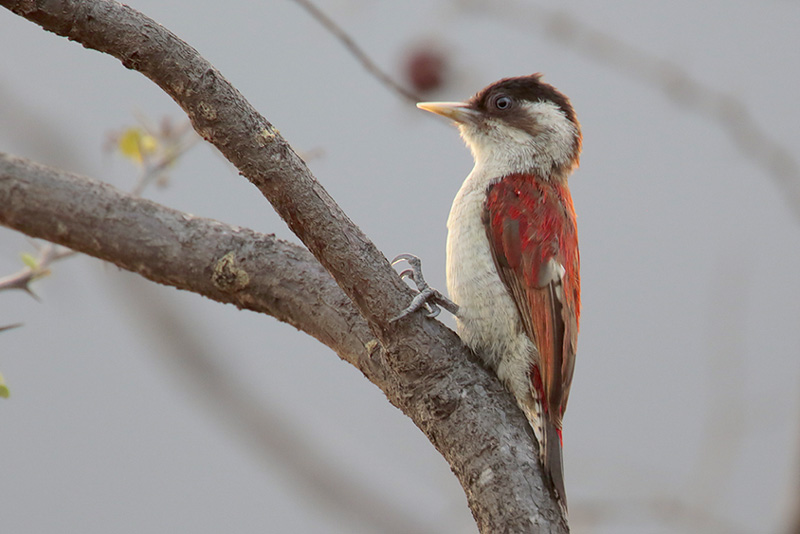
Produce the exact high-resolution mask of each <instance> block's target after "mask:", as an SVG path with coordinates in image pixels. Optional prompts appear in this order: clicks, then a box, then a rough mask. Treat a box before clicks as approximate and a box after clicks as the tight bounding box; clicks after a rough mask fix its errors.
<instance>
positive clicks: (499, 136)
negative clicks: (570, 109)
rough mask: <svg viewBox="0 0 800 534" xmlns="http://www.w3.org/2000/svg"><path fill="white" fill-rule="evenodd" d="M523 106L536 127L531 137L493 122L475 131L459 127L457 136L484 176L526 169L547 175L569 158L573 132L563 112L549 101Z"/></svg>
mask: <svg viewBox="0 0 800 534" xmlns="http://www.w3.org/2000/svg"><path fill="white" fill-rule="evenodd" d="M524 107H525V113H529V114H531V115H532V116H535V117H536V121H537V123H538V125H539V127H540V128H539V132H538V133H537V134H536V135H535V136H534V135H531V134H529V133H528V132H525V131H523V130H520V129H518V128H511V127H508V126H506V125H504V124H503V123H501V122H500V121H499V120H497V119H489V120H487V121H486V122H484V123H483V125H482V126H481V127H479V128H478V127H474V126H471V125H460V127H459V129H460V131H461V137H463V138H464V141H465V142H466V143H467V145H468V146H469V148H470V150H471V151H472V155H473V157H474V158H475V164H476V167H479V168H481V169H482V171H483V172H484V173H488V174H494V176H496V177H498V178H499V177H501V176H504V175H507V174H511V173H520V172H527V171H530V170H535V171H539V172H541V173H544V174H548V173H549V172H550V171H551V170H552V169H553V168H554V167H556V166H560V165H563V164H565V163H568V162H569V161H570V160H571V159H572V158H573V156H574V151H575V138H576V136H577V130H576V127H575V125H574V124H573V123H572V121H570V120H569V119H567V117H566V116H565V115H564V112H563V111H561V109H560V108H559V107H558V106H556V105H555V104H553V103H552V102H529V103H526V104H524Z"/></svg>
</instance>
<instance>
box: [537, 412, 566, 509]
mask: <svg viewBox="0 0 800 534" xmlns="http://www.w3.org/2000/svg"><path fill="white" fill-rule="evenodd" d="M543 430H544V432H543V434H544V436H543V437H544V440H543V441H544V443H540V444H539V445H540V447H541V449H542V450H541V454H542V463H543V464H544V470H545V471H546V472H547V475H548V476H549V477H550V480H551V482H552V483H553V487H554V488H555V490H556V493H557V494H558V500H559V502H561V505H562V506H563V507H564V512H566V511H567V493H566V491H565V489H564V462H563V457H562V456H561V429H560V428H557V427H556V425H554V424H553V422H552V421H551V420H550V418H549V417H546V416H545V417H544V429H543Z"/></svg>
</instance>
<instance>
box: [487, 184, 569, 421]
mask: <svg viewBox="0 0 800 534" xmlns="http://www.w3.org/2000/svg"><path fill="white" fill-rule="evenodd" d="M485 210H486V211H485V213H484V222H485V223H486V233H487V235H488V237H489V244H490V248H491V250H492V254H493V255H494V260H495V266H496V267H497V271H498V273H499V275H500V278H501V279H502V280H503V282H504V283H505V285H506V287H507V288H508V290H509V293H510V294H511V297H512V298H513V300H514V303H515V304H516V305H517V310H518V311H519V314H520V317H521V319H522V324H523V325H524V328H525V332H526V333H527V335H528V337H530V339H531V340H532V341H533V343H534V345H536V347H537V349H538V352H539V361H537V362H535V363H536V364H537V365H538V368H539V373H540V376H541V386H540V387H541V389H542V390H543V391H541V392H540V393H541V394H542V395H543V399H542V400H543V401H544V409H545V410H548V411H549V410H551V409H553V411H552V412H551V413H550V417H551V418H552V421H553V422H554V423H555V424H556V426H557V427H558V428H561V416H562V415H563V413H564V410H565V409H566V405H567V398H568V396H569V389H570V385H571V383H572V372H573V369H574V364H575V349H576V340H577V335H578V316H579V313H580V278H579V275H578V272H579V271H578V269H579V266H578V261H579V258H578V241H577V234H576V231H575V220H574V212H573V210H572V200H571V198H570V196H569V191H568V190H567V189H566V187H565V186H559V185H554V184H552V183H550V182H544V181H542V180H538V179H536V178H535V177H533V176H528V175H512V176H507V177H505V178H504V179H503V180H502V181H500V182H498V183H497V184H495V185H494V186H492V187H491V188H490V189H489V192H488V195H487V200H486V207H485ZM532 363H534V362H532ZM534 385H535V386H538V384H534Z"/></svg>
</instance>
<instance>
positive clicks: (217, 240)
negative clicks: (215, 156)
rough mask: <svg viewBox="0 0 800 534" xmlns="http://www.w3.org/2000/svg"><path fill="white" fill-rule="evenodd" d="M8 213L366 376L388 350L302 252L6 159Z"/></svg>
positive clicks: (0, 173)
mask: <svg viewBox="0 0 800 534" xmlns="http://www.w3.org/2000/svg"><path fill="white" fill-rule="evenodd" d="M0 206H2V208H0V224H3V225H4V226H8V227H9V228H14V229H15V230H19V231H20V232H23V233H25V234H27V235H29V236H31V237H38V238H42V239H46V240H48V241H51V242H53V243H58V244H60V245H64V246H67V247H70V248H72V249H74V250H78V251H80V252H83V253H85V254H89V255H91V256H94V257H96V258H100V259H103V260H106V261H109V262H111V263H114V264H115V265H117V266H118V267H121V268H122V269H126V270H128V271H132V272H135V273H138V274H140V275H142V276H144V277H145V278H148V279H149V280H152V281H154V282H158V283H160V284H165V285H169V286H173V287H177V288H178V289H186V290H189V291H192V292H195V293H199V294H201V295H203V296H205V297H208V298H210V299H213V300H216V301H219V302H223V303H230V304H234V305H236V306H237V307H239V308H243V309H248V310H253V311H256V312H260V313H266V314H269V315H272V316H273V317H275V318H277V319H279V320H281V321H284V322H286V323H289V324H291V325H292V326H295V327H296V328H298V329H300V330H302V331H304V332H306V333H308V334H310V335H312V336H314V337H315V338H316V339H318V340H319V341H321V342H322V343H324V344H325V345H327V346H328V347H330V348H331V349H333V350H334V351H336V352H337V353H338V354H339V355H340V356H341V357H342V358H343V359H345V360H346V361H348V362H350V363H352V364H353V365H355V366H356V367H358V368H359V369H361V370H362V371H364V372H368V371H367V367H375V366H370V365H369V353H368V351H367V349H366V348H365V347H367V346H369V347H374V348H375V349H374V350H375V351H379V350H380V347H379V345H378V343H377V342H376V341H375V337H374V336H373V335H372V333H371V332H370V330H369V328H368V327H367V324H366V322H365V321H364V319H363V318H362V317H361V315H360V314H359V313H358V311H357V310H356V309H355V307H354V306H353V304H352V302H350V299H348V298H347V296H346V295H345V294H344V293H343V292H342V290H341V289H340V288H339V286H337V285H336V284H335V282H334V281H333V279H332V278H331V277H330V275H329V274H328V273H327V272H326V271H325V269H323V268H322V266H321V265H320V264H319V262H317V261H316V260H315V259H314V257H313V256H312V255H311V254H309V252H308V251H307V250H305V249H303V248H302V247H300V246H298V245H294V244H291V243H288V242H286V241H282V240H280V239H277V238H276V237H275V236H273V235H264V234H259V233H257V232H253V231H252V230H248V229H243V228H238V227H235V226H229V225H227V224H223V223H220V222H217V221H213V220H211V219H204V218H200V217H194V216H192V215H189V214H186V213H182V212H180V211H177V210H173V209H171V208H167V207H165V206H162V205H159V204H157V203H155V202H152V201H150V200H146V199H142V198H139V197H136V196H134V195H132V194H127V193H123V192H121V191H119V190H118V189H116V188H114V187H112V186H110V185H108V184H105V183H103V182H98V181H95V180H90V179H89V178H85V177H81V176H77V175H74V174H70V173H67V172H64V171H59V170H56V169H52V168H49V167H45V166H42V165H38V164H36V163H32V162H30V161H28V160H25V159H22V158H17V157H14V156H9V155H7V154H2V153H0ZM369 374H370V379H371V380H373V381H374V379H375V378H377V377H373V376H372V375H373V371H369ZM379 387H380V384H379Z"/></svg>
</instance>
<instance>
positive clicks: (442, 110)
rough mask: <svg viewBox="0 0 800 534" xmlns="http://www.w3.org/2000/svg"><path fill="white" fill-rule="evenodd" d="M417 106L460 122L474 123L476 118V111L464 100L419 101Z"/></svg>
mask: <svg viewBox="0 0 800 534" xmlns="http://www.w3.org/2000/svg"><path fill="white" fill-rule="evenodd" d="M417 107H418V108H419V109H424V110H425V111H430V112H431V113H436V114H437V115H441V116H442V117H447V118H448V119H450V120H452V121H456V122H458V123H461V124H465V123H474V122H475V120H476V119H477V118H478V112H477V111H475V110H474V109H472V108H471V107H469V104H467V103H466V102H419V103H417Z"/></svg>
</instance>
